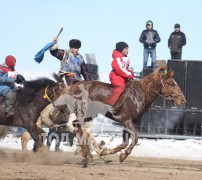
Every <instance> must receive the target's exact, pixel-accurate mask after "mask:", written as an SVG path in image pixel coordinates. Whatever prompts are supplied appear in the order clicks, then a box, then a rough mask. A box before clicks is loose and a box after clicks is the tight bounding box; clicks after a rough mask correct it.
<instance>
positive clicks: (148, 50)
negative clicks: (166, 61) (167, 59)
mask: <svg viewBox="0 0 202 180" xmlns="http://www.w3.org/2000/svg"><path fill="white" fill-rule="evenodd" d="M146 28H147V29H145V30H143V31H142V34H141V36H140V39H139V40H140V42H141V43H143V45H144V62H143V68H145V67H147V62H148V56H149V54H150V55H151V59H152V68H153V69H155V68H156V43H158V42H160V41H161V39H160V37H159V35H158V32H157V31H156V30H154V29H153V22H152V21H151V20H149V21H147V23H146Z"/></svg>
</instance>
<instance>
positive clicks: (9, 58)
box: [5, 55, 16, 68]
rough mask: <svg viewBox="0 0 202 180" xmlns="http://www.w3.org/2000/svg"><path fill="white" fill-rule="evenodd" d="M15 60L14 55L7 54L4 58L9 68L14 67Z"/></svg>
mask: <svg viewBox="0 0 202 180" xmlns="http://www.w3.org/2000/svg"><path fill="white" fill-rule="evenodd" d="M15 62H16V59H15V57H14V56H12V55H8V56H7V57H6V58H5V63H6V65H7V66H8V67H10V68H14V67H15Z"/></svg>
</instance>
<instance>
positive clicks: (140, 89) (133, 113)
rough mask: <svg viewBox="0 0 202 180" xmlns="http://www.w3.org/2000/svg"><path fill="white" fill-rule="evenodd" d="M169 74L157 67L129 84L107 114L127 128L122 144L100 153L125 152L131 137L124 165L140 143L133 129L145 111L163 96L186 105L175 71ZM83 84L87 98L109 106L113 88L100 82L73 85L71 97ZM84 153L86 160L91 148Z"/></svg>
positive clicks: (122, 157) (162, 67) (123, 157)
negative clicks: (113, 107) (111, 111)
mask: <svg viewBox="0 0 202 180" xmlns="http://www.w3.org/2000/svg"><path fill="white" fill-rule="evenodd" d="M166 71H167V67H166V66H165V65H164V66H161V67H158V68H157V69H156V70H155V71H154V72H153V73H152V74H150V75H148V76H146V77H144V78H143V79H141V80H139V81H138V80H132V81H129V82H127V83H126V89H125V92H124V93H123V94H122V95H121V97H120V98H119V100H118V102H117V105H116V106H115V112H114V113H113V114H112V113H110V112H107V113H106V114H105V116H106V117H108V118H110V119H113V120H114V121H117V122H119V123H120V124H121V125H123V126H124V131H123V142H122V143H121V144H120V145H119V146H118V147H116V148H114V149H106V148H105V149H102V150H100V155H101V156H102V155H108V154H115V153H117V152H118V151H120V150H122V149H125V148H126V147H127V146H128V144H129V143H128V140H127V139H126V137H131V138H132V142H131V144H130V145H129V147H128V148H126V149H125V153H121V154H120V156H119V160H120V162H123V161H124V160H125V159H126V158H127V156H128V155H129V154H131V151H132V150H133V148H134V146H135V145H136V144H137V142H138V135H137V133H136V130H135V128H134V123H135V122H136V121H138V120H139V119H141V117H142V116H143V114H144V112H145V111H146V110H147V109H148V108H149V107H150V106H151V104H152V102H154V100H155V99H156V98H157V96H158V95H160V96H163V97H164V98H165V99H166V100H169V101H174V102H175V104H176V105H177V106H180V105H183V104H184V103H185V102H186V100H185V97H184V95H183V93H182V91H181V90H180V88H179V87H178V85H177V83H176V82H175V81H174V79H173V71H169V72H168V73H166ZM80 85H82V86H83V87H84V89H85V90H87V91H88V93H89V97H88V98H89V99H90V100H91V101H92V102H93V101H99V102H102V103H104V104H106V101H107V98H108V97H109V95H110V93H111V91H112V87H111V85H110V84H107V83H103V82H99V81H81V82H79V83H77V84H75V85H73V86H72V88H71V91H70V94H71V95H72V96H75V95H77V94H79V93H80V92H81V89H80V88H79V86H80ZM79 111H80V110H79ZM84 124H85V123H84ZM80 133H81V132H80ZM85 137H86V138H87V139H89V138H90V137H92V134H88V133H87V131H86V133H85ZM82 146H83V145H82ZM82 150H83V156H84V157H86V159H87V158H88V155H89V149H88V146H83V148H82ZM85 163H86V162H85Z"/></svg>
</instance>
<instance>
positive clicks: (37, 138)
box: [27, 124, 43, 152]
mask: <svg viewBox="0 0 202 180" xmlns="http://www.w3.org/2000/svg"><path fill="white" fill-rule="evenodd" d="M27 130H28V132H29V133H30V135H31V137H32V138H33V140H34V148H33V151H34V152H36V151H38V149H39V148H40V147H42V146H43V143H42V141H41V138H40V136H39V134H38V130H37V126H36V124H34V125H32V126H31V127H29V128H27Z"/></svg>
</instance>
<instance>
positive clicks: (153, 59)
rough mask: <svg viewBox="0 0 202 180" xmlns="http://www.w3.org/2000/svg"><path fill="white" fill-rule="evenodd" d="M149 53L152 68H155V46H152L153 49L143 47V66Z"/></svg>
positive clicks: (144, 66) (145, 64)
mask: <svg viewBox="0 0 202 180" xmlns="http://www.w3.org/2000/svg"><path fill="white" fill-rule="evenodd" d="M149 55H150V57H151V66H152V69H156V48H153V49H147V48H144V52H143V57H144V60H143V68H146V67H147V62H148V58H149Z"/></svg>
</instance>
